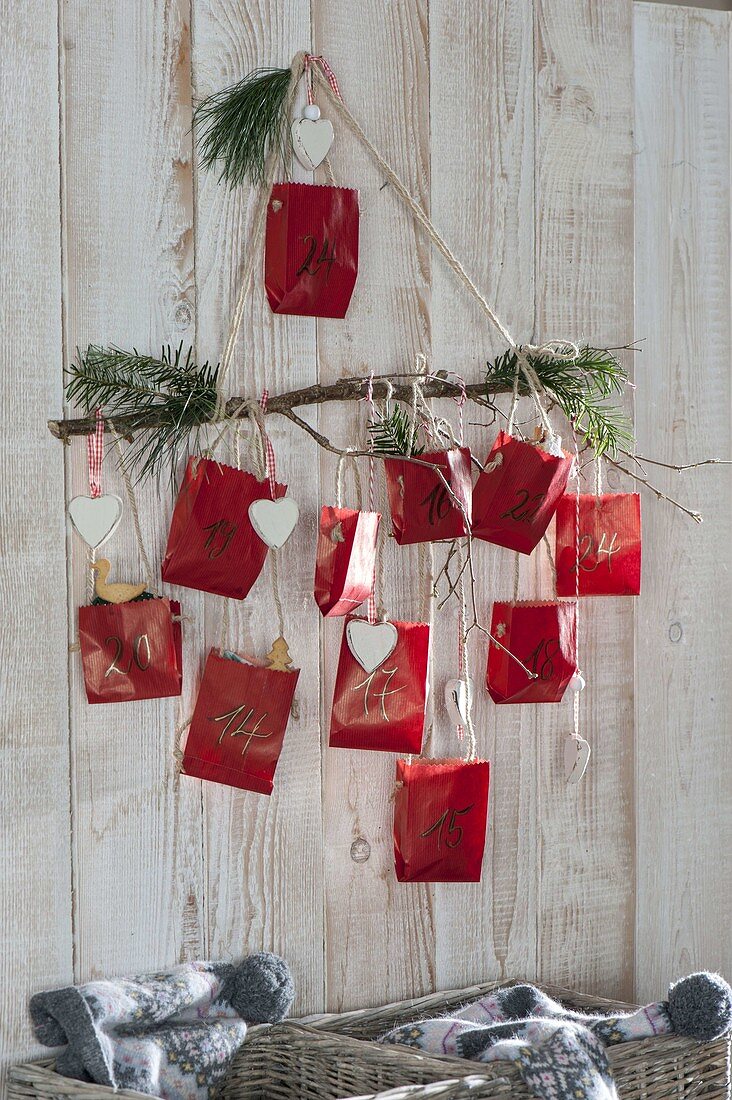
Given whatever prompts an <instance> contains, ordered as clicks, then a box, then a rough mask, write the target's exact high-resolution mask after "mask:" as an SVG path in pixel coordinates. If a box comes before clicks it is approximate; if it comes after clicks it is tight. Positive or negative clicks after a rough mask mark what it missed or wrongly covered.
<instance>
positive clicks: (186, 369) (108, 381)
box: [66, 344, 219, 481]
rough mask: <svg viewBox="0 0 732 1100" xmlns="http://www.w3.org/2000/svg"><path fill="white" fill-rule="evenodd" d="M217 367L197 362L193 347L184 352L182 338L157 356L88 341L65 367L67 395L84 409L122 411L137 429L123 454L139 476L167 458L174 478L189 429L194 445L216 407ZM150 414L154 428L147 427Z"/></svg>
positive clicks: (154, 469)
mask: <svg viewBox="0 0 732 1100" xmlns="http://www.w3.org/2000/svg"><path fill="white" fill-rule="evenodd" d="M218 372H219V367H218V364H217V365H215V366H214V365H212V364H210V363H208V362H207V363H204V364H203V366H197V365H196V363H194V362H193V349H192V348H189V349H188V350H187V351H186V352H184V351H183V345H182V344H180V345H179V346H178V347H177V348H176V349H171V348H170V347H163V349H162V352H161V355H160V358H156V357H155V356H152V355H140V354H139V353H138V352H137V350H135V349H133V350H132V351H131V352H128V351H122V350H120V349H119V348H114V347H108V348H105V347H99V346H98V345H96V344H90V345H89V347H88V348H87V350H86V352H84V353H81V352H79V351H77V360H76V362H75V363H74V364H73V365H72V366H71V367H70V369H69V370H68V372H67V373H68V376H69V379H70V381H69V382H68V383H67V386H66V396H67V398H68V400H69V401H72V402H74V404H76V405H78V406H80V407H82V408H83V409H84V411H85V412H87V413H91V412H93V411H94V410H95V409H97V408H101V409H102V411H103V412H104V415H105V417H107V418H108V419H111V420H114V419H115V417H125V418H127V424H128V425H129V428H130V431H131V432H133V433H134V432H135V431H136V430H138V431H139V434H138V435H137V437H136V438H135V439H134V440H133V442H132V444H131V446H130V448H129V450H128V451H127V453H126V455H125V461H126V463H127V465H128V466H129V468H130V469H131V470H132V471H134V475H135V478H136V480H137V481H142V480H143V479H144V478H146V477H147V476H149V475H150V474H155V475H158V476H159V475H160V473H161V471H162V469H163V467H165V466H167V465H168V464H170V476H171V478H172V477H173V476H174V472H175V466H176V462H177V459H178V456H179V454H180V453H181V451H182V450H183V449H184V448H187V447H188V445H189V437H190V434H191V432H193V433H194V446H195V442H196V441H197V438H198V429H199V428H200V426H201V425H202V424H205V423H206V422H207V421H209V420H210V418H211V417H212V416H213V414H214V412H215V411H216V400H217V398H216V384H217V380H218ZM151 414H152V415H153V416H154V418H155V430H154V431H147V430H146V428H148V427H149V420H150V416H151Z"/></svg>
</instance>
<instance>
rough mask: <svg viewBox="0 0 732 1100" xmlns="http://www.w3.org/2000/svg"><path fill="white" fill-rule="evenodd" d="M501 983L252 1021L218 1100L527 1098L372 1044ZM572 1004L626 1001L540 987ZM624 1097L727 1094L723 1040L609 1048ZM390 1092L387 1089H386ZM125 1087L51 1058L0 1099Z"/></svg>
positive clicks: (454, 1064)
mask: <svg viewBox="0 0 732 1100" xmlns="http://www.w3.org/2000/svg"><path fill="white" fill-rule="evenodd" d="M498 984H500V983H496V982H491V983H487V984H485V985H477V986H472V987H471V988H468V989H460V990H452V991H450V992H447V993H434V994H431V995H429V996H427V997H420V998H417V999H411V1000H407V1001H400V1002H398V1003H396V1004H391V1005H386V1006H384V1007H381V1008H372V1009H359V1010H357V1011H354V1012H345V1013H338V1014H334V1015H319V1016H311V1017H307V1018H306V1019H305V1020H301V1021H290V1022H288V1023H284V1024H277V1025H275V1026H273V1027H266V1026H260V1027H254V1028H252V1029H251V1030H250V1032H249V1035H248V1036H247V1041H246V1042H245V1044H244V1046H243V1047H242V1049H241V1050H240V1052H239V1054H238V1055H237V1056H236V1058H235V1059H234V1061H233V1063H232V1066H231V1070H230V1072H229V1074H228V1075H227V1078H226V1080H225V1082H224V1084H223V1086H222V1097H223V1098H224V1100H348V1098H356V1097H358V1098H359V1100H375V1098H376V1097H378V1100H428V1098H429V1100H462V1098H463V1097H464V1098H465V1100H468V1098H469V1097H476V1098H477V1097H480V1098H483V1100H487V1098H493V1097H509V1096H510V1097H514V1098H516V1100H530V1093H529V1092H528V1090H527V1089H526V1086H525V1085H524V1084H523V1082H522V1081H521V1078H520V1077H519V1074H518V1071H517V1069H516V1068H515V1066H513V1065H512V1064H510V1063H508V1062H496V1063H492V1064H488V1065H484V1066H480V1069H479V1070H478V1067H477V1065H476V1063H475V1062H468V1061H465V1060H463V1059H459V1058H453V1057H449V1056H447V1055H445V1056H438V1055H426V1054H423V1053H420V1052H419V1051H416V1050H415V1049H413V1048H411V1047H399V1046H380V1045H377V1044H375V1043H372V1042H367V1041H364V1040H372V1039H374V1038H376V1037H377V1036H378V1035H380V1034H382V1033H383V1032H384V1031H387V1030H389V1029H390V1028H391V1027H395V1026H397V1025H398V1024H402V1023H408V1022H409V1021H410V1020H416V1019H419V1018H424V1017H427V1016H437V1015H440V1014H443V1013H446V1012H448V1011H450V1010H451V1009H454V1008H457V1007H459V1006H460V1005H463V1004H467V1003H468V1002H469V1001H473V1000H476V999H477V998H478V997H481V996H483V995H485V994H486V993H488V992H490V991H491V990H493V989H495V988H497V985H498ZM544 988H545V989H546V991H547V992H548V993H549V994H550V995H551V996H553V997H555V998H556V999H558V1000H560V1001H562V1002H563V1003H564V1004H566V1005H568V1006H569V1007H572V1008H580V1009H590V1010H592V1011H597V1012H607V1013H614V1012H617V1011H621V1012H622V1011H630V1010H632V1009H633V1008H634V1007H635V1006H633V1005H627V1004H622V1003H619V1002H616V1001H606V1000H602V999H601V998H599V997H589V996H585V995H584V994H580V993H573V992H571V991H570V990H565V989H557V988H552V987H544ZM608 1054H609V1058H610V1062H611V1064H612V1066H613V1071H614V1074H615V1079H616V1082H617V1085H618V1090H619V1092H620V1095H621V1097H622V1098H623V1100H696V1098H704V1100H728V1097H729V1095H730V1093H729V1086H730V1066H729V1054H730V1051H729V1038H728V1037H727V1038H722V1039H719V1040H717V1041H716V1042H714V1043H706V1044H699V1043H695V1042H692V1041H691V1040H690V1039H684V1038H681V1037H678V1036H674V1035H667V1036H659V1037H658V1038H655V1039H644V1040H642V1041H640V1042H635V1043H623V1044H620V1045H619V1046H616V1047H611V1048H610V1049H609V1051H608ZM386 1090H389V1091H386ZM140 1095H141V1094H140V1093H137V1092H131V1091H129V1090H127V1091H125V1090H120V1091H119V1092H116V1093H115V1092H113V1090H112V1089H109V1088H105V1087H103V1086H101V1085H89V1084H83V1083H82V1082H79V1081H72V1080H69V1079H68V1078H65V1077H60V1076H59V1075H58V1074H57V1073H55V1072H54V1070H53V1063H52V1062H50V1061H45V1062H38V1063H32V1064H28V1065H22V1066H14V1067H13V1068H12V1069H11V1070H10V1074H9V1079H8V1098H9V1100H21V1098H24V1100H25V1098H32V1097H34V1098H37V1100H112V1098H113V1097H116V1098H118V1100H120V1098H128V1097H129V1098H132V1097H136V1098H137V1100H139V1098H140Z"/></svg>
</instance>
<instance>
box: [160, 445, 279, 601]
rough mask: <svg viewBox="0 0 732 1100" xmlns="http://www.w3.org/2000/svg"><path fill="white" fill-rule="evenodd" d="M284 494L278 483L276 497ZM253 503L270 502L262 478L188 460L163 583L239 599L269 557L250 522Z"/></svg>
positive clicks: (210, 462) (210, 461) (205, 461)
mask: <svg viewBox="0 0 732 1100" xmlns="http://www.w3.org/2000/svg"><path fill="white" fill-rule="evenodd" d="M286 491H287V486H286V485H279V484H277V485H276V487H275V496H276V497H281V496H284V495H285V492H286ZM254 500H271V492H270V487H269V481H268V480H267V479H266V478H265V480H264V481H257V479H256V477H254V475H253V474H250V473H247V471H246V470H235V469H234V468H233V467H232V466H224V465H223V464H222V463H220V462H214V461H213V459H209V458H198V457H193V456H192V457H191V458H189V459H188V466H187V467H186V472H185V476H184V478H183V484H182V485H181V488H180V492H179V493H178V499H177V501H176V504H175V509H174V510H173V519H172V522H171V525H170V534H169V535H168V545H167V548H166V550H165V558H164V559H163V565H162V577H163V580H164V581H167V582H168V583H169V584H180V585H183V586H184V587H185V588H197V589H199V590H200V591H201V592H215V593H216V594H217V595H219V596H230V597H231V598H232V599H235V600H243V599H244V598H245V596H247V595H248V593H249V590H250V589H251V587H252V585H253V584H254V582H255V581H256V579H257V577H258V576H259V574H260V573H261V572H262V566H263V565H264V562H265V558H266V557H267V545H266V543H264V542H262V540H261V539H260V537H259V535H258V534H257V533H256V531H255V530H254V528H253V527H252V525H251V522H250V520H249V505H250V504H251V503H252V501H254Z"/></svg>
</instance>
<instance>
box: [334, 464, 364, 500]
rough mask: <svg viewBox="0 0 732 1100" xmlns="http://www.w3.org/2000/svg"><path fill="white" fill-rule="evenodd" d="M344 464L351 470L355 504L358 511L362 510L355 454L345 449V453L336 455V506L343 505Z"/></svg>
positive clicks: (359, 478) (361, 492)
mask: <svg viewBox="0 0 732 1100" xmlns="http://www.w3.org/2000/svg"><path fill="white" fill-rule="evenodd" d="M346 466H348V467H349V468H350V469H351V470H352V471H353V481H354V485H355V487H356V506H357V508H358V510H359V512H362V511H363V489H362V486H361V474H360V471H359V469H358V462H357V461H356V456H355V455H354V454H351V453H350V452H349V451H346V452H345V454H342V455H339V456H338V463H337V465H336V477H335V484H336V508H342V507H343V482H344V479H345V474H346Z"/></svg>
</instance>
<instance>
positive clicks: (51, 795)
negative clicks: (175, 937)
mask: <svg viewBox="0 0 732 1100" xmlns="http://www.w3.org/2000/svg"><path fill="white" fill-rule="evenodd" d="M0 20H1V21H2V25H3V32H4V33H3V64H2V69H1V70H0V90H2V96H3V103H4V104H5V109H4V117H3V125H2V127H1V128H0V153H1V154H2V159H3V165H4V167H3V172H2V178H1V179H0V301H2V306H3V328H4V339H3V342H2V350H1V351H0V362H1V364H2V377H3V379H4V380H5V384H4V385H3V387H2V391H1V392H0V425H1V427H0V464H1V465H2V470H3V475H2V476H3V481H2V484H3V499H2V517H3V518H2V538H1V541H0V546H1V547H2V553H1V554H0V595H1V596H2V606H3V633H2V639H3V640H2V669H3V711H2V733H1V734H0V800H1V801H2V805H3V829H2V841H1V842H0V926H1V927H2V930H3V931H2V937H0V947H1V951H2V973H3V980H2V982H0V989H1V990H2V992H0V1019H2V1026H1V1027H0V1090H2V1089H3V1085H2V1080H3V1077H4V1071H5V1069H6V1067H7V1065H8V1063H10V1062H14V1061H18V1060H19V1059H21V1058H25V1057H27V1056H29V1055H31V1054H36V1053H37V1051H38V1049H39V1048H38V1047H37V1046H36V1044H34V1043H33V1042H32V1041H31V1036H30V1027H29V1021H28V1018H27V1010H26V1002H27V999H28V997H29V995H30V994H31V993H34V992H36V991H38V990H39V989H44V988H48V987H49V986H53V985H60V984H63V983H65V982H68V981H69V980H70V978H71V974H72V941H71V838H70V823H69V803H68V799H69V793H68V792H69V746H68V735H67V730H66V715H67V711H68V686H67V682H66V651H67V645H68V640H67V632H66V617H65V615H64V612H63V600H64V596H63V593H64V587H65V537H64V510H63V496H64V476H63V461H62V456H61V454H60V453H59V450H58V446H57V445H56V443H55V441H54V440H53V439H51V437H50V436H49V435H48V433H47V431H46V426H45V422H46V418H47V416H48V415H49V412H50V411H51V410H56V411H58V410H59V408H60V405H61V254H60V246H59V242H60V224H59V163H58V137H59V134H58V106H57V95H58V63H57V24H56V11H55V6H54V8H53V10H52V9H51V7H50V6H49V5H48V4H44V3H42V2H40V0H35V2H32V3H30V4H27V5H24V6H23V8H22V10H21V9H19V8H17V7H14V6H13V5H12V4H8V3H3V4H0ZM21 104H22V109H20V105H21ZM31 132H32V135H33V140H29V135H30V134H31Z"/></svg>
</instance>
